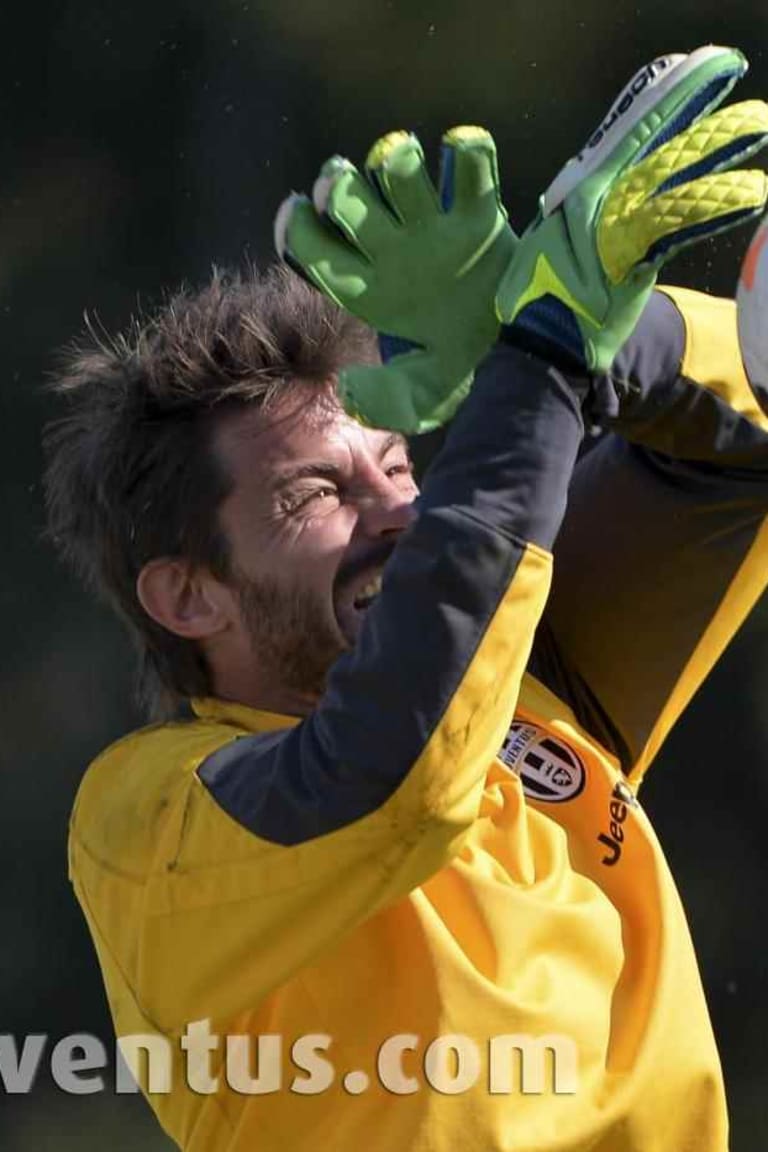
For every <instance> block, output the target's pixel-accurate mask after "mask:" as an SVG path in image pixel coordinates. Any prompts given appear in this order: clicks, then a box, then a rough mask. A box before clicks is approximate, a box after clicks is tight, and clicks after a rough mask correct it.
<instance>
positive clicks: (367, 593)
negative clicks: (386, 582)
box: [355, 573, 381, 604]
mask: <svg viewBox="0 0 768 1152" xmlns="http://www.w3.org/2000/svg"><path fill="white" fill-rule="evenodd" d="M379 592H381V573H379V575H378V576H374V577H373V579H372V580H369V581H368V583H367V584H366V585H364V587H362V588H361V589H360V590H359V592H358V593H357V594H356V596H355V604H359V603H360V601H362V600H373V598H374V596H378V594H379Z"/></svg>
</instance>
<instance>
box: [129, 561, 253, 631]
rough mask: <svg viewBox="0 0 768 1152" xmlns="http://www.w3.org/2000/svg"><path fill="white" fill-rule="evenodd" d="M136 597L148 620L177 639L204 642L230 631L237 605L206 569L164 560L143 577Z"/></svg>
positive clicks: (146, 569)
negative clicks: (208, 637)
mask: <svg viewBox="0 0 768 1152" xmlns="http://www.w3.org/2000/svg"><path fill="white" fill-rule="evenodd" d="M136 594H137V596H138V598H139V601H140V603H141V606H142V608H143V609H144V611H145V612H146V613H147V615H148V616H151V618H152V619H153V620H154V621H155V622H156V623H157V624H160V625H161V626H162V627H163V628H165V629H166V630H167V631H168V632H173V633H175V635H176V636H183V637H184V638H185V639H188V640H203V639H205V637H207V636H215V635H217V634H218V633H219V632H223V631H224V630H225V629H226V628H227V627H229V624H230V621H231V619H232V608H233V601H232V596H231V594H230V592H229V590H228V589H227V588H226V586H225V585H224V584H222V583H221V582H220V581H218V580H216V579H215V577H213V576H212V575H211V574H210V572H208V571H207V569H205V568H194V569H193V568H192V567H191V566H190V565H189V564H188V563H187V562H186V561H185V560H178V559H174V558H172V557H169V556H163V557H161V558H159V559H157V560H150V561H149V563H148V564H145V565H144V567H143V568H142V570H141V572H140V573H139V576H138V579H137V581H136Z"/></svg>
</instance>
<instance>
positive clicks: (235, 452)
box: [213, 385, 401, 481]
mask: <svg viewBox="0 0 768 1152" xmlns="http://www.w3.org/2000/svg"><path fill="white" fill-rule="evenodd" d="M397 439H398V440H400V439H401V438H400V437H398V438H397ZM391 441H392V433H391V432H387V431H383V430H381V429H377V428H364V427H363V426H362V425H361V424H358V422H357V421H356V420H353V419H352V418H351V417H350V416H347V414H346V413H345V411H344V409H343V408H342V406H341V404H340V402H339V399H338V396H337V395H336V392H335V390H334V388H333V387H332V386H331V385H329V386H328V387H326V388H324V389H322V390H319V389H318V388H317V386H312V385H307V386H302V385H297V386H296V389H295V390H294V391H292V392H291V393H290V394H289V395H287V396H285V397H280V398H279V399H277V400H276V401H275V402H274V403H272V404H270V405H268V406H267V407H266V408H264V407H261V406H260V405H255V404H254V405H253V406H252V407H245V408H243V409H241V410H239V411H235V412H232V413H230V414H229V415H228V416H226V417H225V418H224V419H223V420H222V421H221V423H220V424H219V425H218V427H217V428H216V431H215V433H214V438H213V442H214V450H215V452H216V454H217V455H218V456H219V458H220V459H221V460H222V462H223V463H224V465H225V466H226V468H227V470H228V471H229V473H230V475H231V476H233V477H234V478H235V480H237V479H238V477H240V476H241V475H242V474H243V472H244V471H247V473H248V474H250V475H253V474H254V473H255V474H257V475H258V476H259V477H260V479H261V480H262V481H263V480H264V479H266V478H268V477H269V475H270V474H279V472H280V471H281V470H282V469H284V468H285V467H287V466H288V465H290V464H296V463H300V462H308V461H312V460H315V459H317V460H320V459H322V460H326V461H332V462H335V463H337V464H338V465H339V466H340V467H343V466H344V464H345V463H348V464H349V463H353V462H354V458H356V457H364V456H371V455H373V456H375V457H379V456H380V455H381V454H382V452H383V451H385V449H386V448H387V446H388V445H389V444H390V443H391Z"/></svg>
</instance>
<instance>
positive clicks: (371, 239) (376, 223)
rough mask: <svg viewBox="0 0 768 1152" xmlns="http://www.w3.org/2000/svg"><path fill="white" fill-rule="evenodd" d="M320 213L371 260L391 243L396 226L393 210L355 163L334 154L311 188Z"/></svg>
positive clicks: (316, 209) (317, 210)
mask: <svg viewBox="0 0 768 1152" xmlns="http://www.w3.org/2000/svg"><path fill="white" fill-rule="evenodd" d="M312 200H313V202H314V205H315V211H316V212H317V214H318V215H319V216H320V217H321V218H323V219H325V220H328V221H330V222H331V224H333V225H334V227H336V228H338V229H339V231H340V232H341V233H342V235H343V236H344V237H345V238H346V239H347V240H348V241H349V242H350V243H351V244H353V245H354V246H355V247H356V248H358V249H360V251H361V252H363V253H364V254H365V256H366V257H367V258H368V259H369V260H373V259H374V254H375V253H376V252H380V251H381V250H382V248H384V249H386V247H387V246H388V245H389V244H390V243H391V240H392V235H393V231H394V229H395V227H396V224H395V221H394V219H393V217H392V213H391V211H390V210H389V209H388V208H387V207H386V205H385V204H384V203H383V202H382V200H381V197H380V196H379V195H378V193H377V192H376V190H375V189H374V188H373V187H372V186H371V184H370V183H369V182H368V181H367V180H366V179H365V177H364V176H361V174H360V173H359V172H358V170H357V168H355V166H354V164H352V163H351V162H350V161H349V160H345V159H344V158H343V157H342V156H333V157H332V158H331V159H330V160H328V161H327V162H326V163H325V164H324V165H323V167H322V169H321V171H320V175H319V176H318V178H317V180H316V181H315V185H314V188H313V189H312Z"/></svg>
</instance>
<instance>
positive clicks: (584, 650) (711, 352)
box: [533, 289, 768, 780]
mask: <svg viewBox="0 0 768 1152" xmlns="http://www.w3.org/2000/svg"><path fill="white" fill-rule="evenodd" d="M596 388H597V389H599V390H600V392H601V393H602V403H603V405H604V406H607V405H608V400H606V397H608V396H610V397H612V398H613V403H614V405H615V414H614V415H613V416H612V417H610V418H607V419H606V420H605V421H604V423H605V424H606V426H607V427H608V428H610V429H611V430H612V431H611V432H610V433H609V434H608V435H607V436H606V437H605V438H604V439H603V440H602V441H601V442H600V443H599V444H598V446H597V447H596V448H595V449H593V450H592V451H591V452H589V453H588V454H587V455H586V457H585V458H583V459H582V460H581V461H580V462H579V464H578V466H577V469H576V472H575V475H574V480H573V484H572V486H571V493H570V502H569V510H568V515H567V517H566V520H565V523H564V525H563V530H562V532H561V534H560V537H559V538H558V543H557V550H556V564H555V576H554V582H553V591H552V597H551V600H550V602H549V605H548V609H547V614H546V620H545V622H544V623H543V625H542V628H541V629H540V632H539V636H538V639H537V645H536V653H535V657H534V662H533V667H534V670H535V671H536V672H537V674H538V675H539V676H540V677H541V678H542V679H544V680H545V681H547V682H548V683H549V684H550V686H551V687H553V688H554V689H555V690H556V691H559V692H560V694H561V695H564V696H565V697H566V698H568V699H569V701H570V702H571V703H572V705H573V706H574V708H575V709H576V711H577V713H579V715H580V716H581V718H582V720H583V722H584V723H585V724H587V726H588V727H590V728H591V729H592V730H593V731H595V733H596V734H597V735H600V736H601V737H602V738H603V739H604V741H605V742H606V743H607V744H609V746H612V747H613V748H614V749H615V750H616V752H617V753H618V755H619V756H620V758H621V760H622V763H623V765H624V768H625V771H627V772H629V773H631V774H632V775H633V778H634V779H636V780H639V779H640V778H641V777H642V774H643V773H644V772H645V770H646V768H647V767H648V765H649V764H650V763H651V761H652V760H653V758H654V756H655V755H656V753H657V752H658V750H659V748H660V746H661V744H662V743H663V741H664V739H665V737H666V736H667V734H668V733H669V731H670V729H671V727H672V725H673V724H674V722H675V720H676V719H677V718H678V717H679V715H680V713H681V712H682V710H683V709H684V708H685V706H686V705H687V704H688V702H689V701H690V699H691V697H692V696H693V694H694V693H695V691H696V689H697V688H698V687H699V685H700V684H701V683H702V681H703V680H704V678H705V677H706V676H707V674H708V672H709V671H710V669H711V668H712V666H713V664H714V663H715V661H716V660H717V658H718V657H719V655H720V654H721V652H722V651H723V649H724V648H725V646H726V645H727V643H728V642H729V641H730V639H731V638H732V637H733V635H734V634H735V632H736V631H737V629H738V628H739V627H740V626H741V624H742V623H743V621H744V619H745V618H746V616H747V614H748V613H749V611H750V609H751V608H752V607H753V606H754V604H755V602H756V601H757V599H758V598H759V596H760V595H761V593H762V592H763V591H764V589H765V586H766V582H768V528H767V526H766V517H768V417H766V415H765V414H764V413H763V411H762V409H761V407H760V403H759V398H758V395H757V394H756V392H755V391H754V390H753V389H752V388H751V386H750V384H749V381H748V379H747V377H746V375H745V372H744V368H743V366H742V362H741V357H740V354H739V345H738V339H737V333H736V316H735V306H734V303H733V301H729V300H720V299H715V298H712V297H709V296H705V295H702V294H699V293H694V292H689V291H686V290H682V289H664V291H663V293H661V292H660V293H656V294H655V295H654V297H653V299H652V300H651V302H650V304H649V306H648V308H647V309H646V312H645V314H644V316H643V318H642V320H641V322H640V324H639V326H638V328H637V330H636V332H635V334H634V335H633V336H632V338H631V339H630V340H629V341H628V343H627V344H626V346H625V347H624V349H623V350H622V352H621V353H620V355H619V356H618V357H617V359H616V361H615V363H614V366H613V368H612V371H611V373H610V375H609V376H606V377H604V378H603V379H602V380H599V381H596Z"/></svg>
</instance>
